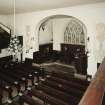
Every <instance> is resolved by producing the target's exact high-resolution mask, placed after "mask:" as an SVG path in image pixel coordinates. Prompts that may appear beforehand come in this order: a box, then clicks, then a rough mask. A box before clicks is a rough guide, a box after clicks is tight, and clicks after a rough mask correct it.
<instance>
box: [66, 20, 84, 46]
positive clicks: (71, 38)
mask: <svg viewBox="0 0 105 105" xmlns="http://www.w3.org/2000/svg"><path fill="white" fill-rule="evenodd" d="M64 43H69V44H80V45H85V32H84V28H83V24H82V23H81V22H80V21H79V20H77V19H71V20H70V22H69V24H68V25H67V27H66V29H65V32H64Z"/></svg>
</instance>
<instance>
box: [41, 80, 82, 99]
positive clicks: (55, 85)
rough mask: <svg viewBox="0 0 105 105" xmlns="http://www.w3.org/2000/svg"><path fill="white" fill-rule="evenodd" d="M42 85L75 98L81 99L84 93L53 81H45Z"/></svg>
mask: <svg viewBox="0 0 105 105" xmlns="http://www.w3.org/2000/svg"><path fill="white" fill-rule="evenodd" d="M42 83H43V84H44V85H47V86H49V87H52V88H54V89H57V90H60V91H62V92H65V93H66V94H70V95H73V96H75V97H80V98H81V97H82V95H83V93H84V91H82V90H79V89H78V88H73V87H71V86H67V85H64V84H61V83H57V82H55V81H51V80H48V79H46V80H45V81H42Z"/></svg>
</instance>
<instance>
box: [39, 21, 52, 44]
mask: <svg viewBox="0 0 105 105" xmlns="http://www.w3.org/2000/svg"><path fill="white" fill-rule="evenodd" d="M43 24H44V26H43V25H41V28H40V29H39V34H38V35H39V44H45V43H50V42H51V40H52V39H53V33H52V32H53V30H52V29H53V21H52V20H48V21H47V22H45V23H43ZM43 28H44V29H43Z"/></svg>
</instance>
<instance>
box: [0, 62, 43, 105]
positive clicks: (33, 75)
mask: <svg viewBox="0 0 105 105" xmlns="http://www.w3.org/2000/svg"><path fill="white" fill-rule="evenodd" d="M5 63H6V62H5ZM43 75H44V74H43V70H42V69H40V68H39V67H33V66H32V65H30V64H26V63H14V62H10V63H8V64H7V63H6V64H4V65H1V66H0V103H1V104H2V103H5V102H6V101H8V99H11V100H12V99H13V98H14V97H15V96H17V95H18V94H19V92H21V91H25V90H26V89H27V87H28V86H33V85H34V83H35V82H38V81H39V76H40V77H42V78H43ZM3 93H5V94H7V100H5V101H4V102H3Z"/></svg>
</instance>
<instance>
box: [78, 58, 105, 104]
mask: <svg viewBox="0 0 105 105" xmlns="http://www.w3.org/2000/svg"><path fill="white" fill-rule="evenodd" d="M104 92H105V58H104V60H103V62H102V64H101V65H100V67H99V69H98V71H97V72H96V74H95V76H94V78H93V80H92V81H91V83H90V85H89V87H88V89H87V90H86V92H85V94H84V96H83V98H82V99H81V101H80V103H79V104H78V105H102V100H103V96H104Z"/></svg>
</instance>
